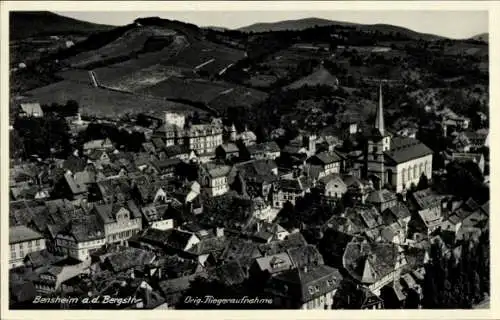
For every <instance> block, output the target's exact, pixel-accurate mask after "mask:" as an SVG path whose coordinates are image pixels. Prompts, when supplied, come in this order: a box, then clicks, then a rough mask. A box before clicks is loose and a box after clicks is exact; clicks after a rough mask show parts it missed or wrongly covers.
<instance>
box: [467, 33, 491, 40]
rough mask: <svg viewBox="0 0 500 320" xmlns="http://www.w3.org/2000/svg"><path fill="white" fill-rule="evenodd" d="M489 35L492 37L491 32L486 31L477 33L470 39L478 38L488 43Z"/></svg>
mask: <svg viewBox="0 0 500 320" xmlns="http://www.w3.org/2000/svg"><path fill="white" fill-rule="evenodd" d="M489 37H490V34H489V33H487V32H485V33H481V34H477V35H475V36H473V37H471V38H470V39H471V40H476V41H483V42H486V43H488V40H489Z"/></svg>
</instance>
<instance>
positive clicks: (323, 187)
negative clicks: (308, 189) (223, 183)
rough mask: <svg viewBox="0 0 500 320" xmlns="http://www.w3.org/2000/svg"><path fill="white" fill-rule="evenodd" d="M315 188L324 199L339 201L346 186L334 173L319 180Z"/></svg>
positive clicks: (345, 190)
mask: <svg viewBox="0 0 500 320" xmlns="http://www.w3.org/2000/svg"><path fill="white" fill-rule="evenodd" d="M316 187H317V188H318V189H319V190H320V192H321V194H323V195H324V196H325V197H326V198H332V199H341V198H342V196H343V195H344V194H345V193H346V192H347V185H346V184H345V183H344V181H343V180H342V178H341V177H340V176H339V175H338V174H336V173H334V174H329V175H326V176H324V177H322V178H321V179H319V181H318V184H317V186H316Z"/></svg>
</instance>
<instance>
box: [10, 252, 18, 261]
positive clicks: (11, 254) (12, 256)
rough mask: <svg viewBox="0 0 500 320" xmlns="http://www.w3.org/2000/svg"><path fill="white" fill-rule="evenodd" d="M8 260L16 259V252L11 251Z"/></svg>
mask: <svg viewBox="0 0 500 320" xmlns="http://www.w3.org/2000/svg"><path fill="white" fill-rule="evenodd" d="M10 258H11V259H15V258H17V257H16V252H15V251H12V252H11V253H10Z"/></svg>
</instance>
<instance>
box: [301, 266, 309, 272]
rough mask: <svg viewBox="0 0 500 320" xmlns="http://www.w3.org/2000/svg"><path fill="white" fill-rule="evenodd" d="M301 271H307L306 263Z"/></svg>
mask: <svg viewBox="0 0 500 320" xmlns="http://www.w3.org/2000/svg"><path fill="white" fill-rule="evenodd" d="M302 271H304V273H307V271H308V270H307V265H305V266H304V267H303V268H302Z"/></svg>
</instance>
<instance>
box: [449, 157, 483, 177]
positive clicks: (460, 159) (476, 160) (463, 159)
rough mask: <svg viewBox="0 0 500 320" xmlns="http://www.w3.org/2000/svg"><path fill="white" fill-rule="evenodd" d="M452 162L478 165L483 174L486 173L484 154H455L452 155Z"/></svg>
mask: <svg viewBox="0 0 500 320" xmlns="http://www.w3.org/2000/svg"><path fill="white" fill-rule="evenodd" d="M451 161H457V162H469V161H471V162H473V163H475V164H477V166H478V167H479V170H481V173H484V166H485V160H484V155H483V154H482V153H463V152H453V153H452V154H451Z"/></svg>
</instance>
